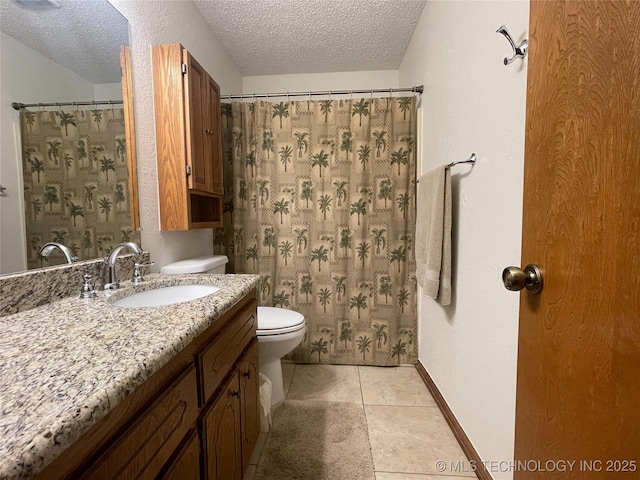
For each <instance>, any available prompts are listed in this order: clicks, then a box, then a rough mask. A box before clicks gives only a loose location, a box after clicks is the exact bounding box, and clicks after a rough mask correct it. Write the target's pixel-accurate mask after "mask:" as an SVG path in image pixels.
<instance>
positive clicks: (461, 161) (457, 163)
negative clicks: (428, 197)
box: [416, 152, 478, 183]
mask: <svg viewBox="0 0 640 480" xmlns="http://www.w3.org/2000/svg"><path fill="white" fill-rule="evenodd" d="M477 159H478V156H477V155H476V154H475V152H473V153H472V154H471V156H470V157H469V158H467V159H466V160H459V161H457V162H451V163H450V164H448V165H447V166H446V167H444V168H446V169H449V168H451V167H453V166H454V165H460V164H461V163H471V164H474V163H476V160H477ZM419 182H420V180H416V183H419Z"/></svg>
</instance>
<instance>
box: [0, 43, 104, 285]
mask: <svg viewBox="0 0 640 480" xmlns="http://www.w3.org/2000/svg"><path fill="white" fill-rule="evenodd" d="M0 36H1V38H0V40H1V42H0V62H1V63H0V71H1V72H2V82H1V85H0V184H2V185H3V186H5V187H6V188H7V191H6V194H5V195H4V196H2V197H1V199H0V273H1V274H4V273H11V272H17V271H21V270H25V269H26V241H25V231H24V223H25V222H24V195H23V191H22V189H23V178H22V166H21V164H22V155H21V153H20V150H21V147H20V114H19V112H18V111H17V110H14V109H13V108H12V107H11V103H12V102H20V103H37V102H43V103H44V102H64V101H83V100H91V99H93V95H94V88H93V84H92V83H90V82H88V81H87V80H85V79H83V78H82V77H80V76H78V75H76V74H75V73H73V72H72V71H70V70H68V69H66V68H64V67H61V66H60V65H58V64H57V63H55V62H52V61H51V60H49V59H48V58H46V57H44V56H42V55H40V54H39V53H37V52H36V51H34V50H32V49H30V48H28V47H26V46H24V45H23V44H21V43H19V42H17V41H16V40H14V39H13V38H12V37H10V36H8V35H5V34H4V33H1V34H0Z"/></svg>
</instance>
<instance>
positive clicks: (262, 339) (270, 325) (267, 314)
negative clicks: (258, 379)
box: [258, 307, 306, 405]
mask: <svg viewBox="0 0 640 480" xmlns="http://www.w3.org/2000/svg"><path fill="white" fill-rule="evenodd" d="M305 330H306V326H305V321H304V315H302V314H301V313H298V312H294V311H293V310H285V309H284V308H275V307H258V343H259V348H260V372H262V373H263V374H265V375H266V376H267V377H269V380H271V384H272V387H271V405H276V404H278V403H280V402H282V401H283V400H284V386H283V381H282V365H281V363H280V360H281V358H282V357H284V356H285V355H286V354H288V353H290V352H292V351H293V349H294V348H296V347H297V346H298V345H300V342H302V339H303V338H304V333H305Z"/></svg>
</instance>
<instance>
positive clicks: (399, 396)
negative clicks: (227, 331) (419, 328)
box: [245, 364, 475, 480]
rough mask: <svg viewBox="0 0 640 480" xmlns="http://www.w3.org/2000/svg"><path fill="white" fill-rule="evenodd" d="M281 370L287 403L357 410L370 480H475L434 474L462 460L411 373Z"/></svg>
mask: <svg viewBox="0 0 640 480" xmlns="http://www.w3.org/2000/svg"><path fill="white" fill-rule="evenodd" d="M282 370H283V377H284V389H285V395H286V398H287V399H289V400H305V399H309V400H311V399H313V400H324V401H329V402H353V403H358V404H360V405H362V406H363V408H364V411H365V416H366V418H367V425H368V427H369V440H370V442H371V453H372V455H373V464H374V468H375V471H376V480H463V479H466V480H468V479H469V477H471V478H475V474H473V473H470V472H466V473H458V472H455V471H451V469H450V468H447V469H446V471H445V472H438V471H437V469H436V462H437V461H439V460H442V461H444V462H445V464H446V465H447V466H450V465H451V464H452V463H454V464H455V463H456V462H460V463H459V465H463V464H464V463H463V462H465V461H466V458H465V456H464V453H462V450H461V449H460V446H459V445H458V442H457V441H456V439H455V437H454V436H453V433H452V432H451V430H450V429H449V426H448V425H447V422H446V420H445V419H444V417H443V416H442V413H440V410H439V409H438V407H437V406H436V404H435V402H434V400H433V398H432V397H431V394H430V393H429V390H427V387H426V386H425V385H424V382H423V381H422V379H421V378H420V375H419V374H418V372H417V371H416V369H415V367H412V366H405V367H395V368H384V367H358V366H350V365H295V364H283V368H282ZM264 440H265V435H261V436H260V439H259V441H258V445H257V446H256V449H255V451H254V455H253V457H252V459H251V460H250V462H249V463H250V466H249V469H248V470H247V474H246V476H245V480H251V479H252V478H253V474H254V472H255V469H256V467H255V465H256V464H257V462H258V459H259V458H260V453H261V452H262V447H263V445H264ZM460 475H461V476H460ZM336 480H340V479H336ZM344 480H348V479H344Z"/></svg>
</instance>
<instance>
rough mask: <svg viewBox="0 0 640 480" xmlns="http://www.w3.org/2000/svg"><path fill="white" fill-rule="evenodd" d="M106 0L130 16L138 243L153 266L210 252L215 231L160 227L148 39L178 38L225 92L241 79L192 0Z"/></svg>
mask: <svg viewBox="0 0 640 480" xmlns="http://www.w3.org/2000/svg"><path fill="white" fill-rule="evenodd" d="M110 3H111V4H112V5H113V6H114V7H115V8H116V9H118V11H120V13H122V15H124V17H125V18H126V19H127V20H128V21H129V32H130V47H131V63H132V78H133V95H134V109H135V113H134V115H135V128H136V141H137V161H138V189H139V194H140V224H141V227H142V232H141V236H142V247H143V248H144V250H145V251H149V252H150V253H151V259H152V260H153V261H155V262H156V264H155V267H154V271H157V270H159V268H160V267H161V266H162V265H165V264H167V263H170V262H173V261H176V260H179V259H182V258H186V257H191V256H194V255H200V254H211V253H213V231H212V230H211V229H204V230H196V231H189V232H161V231H160V217H159V212H158V172H157V165H156V145H155V123H154V108H153V75H152V74H153V71H152V63H151V45H155V44H163V43H182V45H183V46H184V47H185V48H186V49H187V50H189V51H190V52H191V53H192V54H193V56H194V57H195V58H196V59H197V60H198V62H199V63H200V64H201V65H202V66H203V67H204V68H205V69H206V70H207V71H208V72H209V74H210V75H211V76H212V77H213V78H214V79H215V81H216V82H217V83H218V85H220V89H221V92H222V93H223V94H224V93H236V92H239V91H240V90H241V89H242V79H241V76H240V74H239V72H238V70H237V68H236V67H235V65H234V64H233V63H232V62H231V60H230V59H229V57H228V56H227V54H226V53H224V50H223V49H222V47H221V45H220V43H219V42H218V39H217V38H216V37H215V35H214V33H213V31H212V30H211V29H210V27H209V26H208V24H207V23H206V22H205V20H204V19H203V18H202V16H201V15H200V13H199V12H198V10H197V9H196V7H195V5H194V4H193V3H192V2H185V1H162V2H157V1H156V2H149V1H136V2H132V1H130V0H110Z"/></svg>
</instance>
